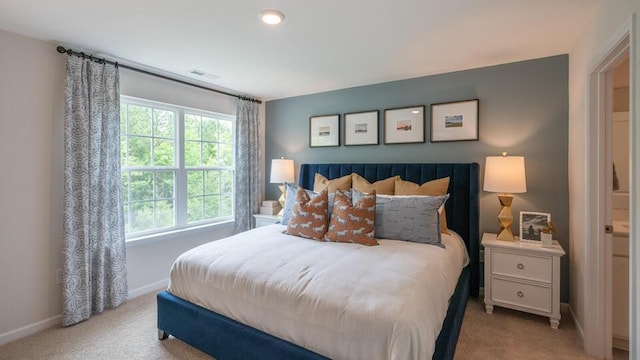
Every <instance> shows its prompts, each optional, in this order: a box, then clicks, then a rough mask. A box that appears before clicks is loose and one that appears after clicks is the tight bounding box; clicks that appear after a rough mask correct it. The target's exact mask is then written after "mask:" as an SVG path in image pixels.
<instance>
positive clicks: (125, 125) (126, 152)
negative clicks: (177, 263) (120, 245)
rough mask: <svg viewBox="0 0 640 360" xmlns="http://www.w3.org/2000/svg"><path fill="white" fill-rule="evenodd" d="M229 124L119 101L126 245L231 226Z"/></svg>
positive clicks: (201, 114)
mask: <svg viewBox="0 0 640 360" xmlns="http://www.w3.org/2000/svg"><path fill="white" fill-rule="evenodd" d="M234 123H235V118H234V117H232V116H230V115H224V114H216V113H211V112H206V111H201V110H194V109H189V108H183V107H178V106H173V105H167V104H161V103H156V102H151V101H146V100H141V99H135V98H130V97H122V98H121V104H120V133H121V144H120V145H121V155H122V187H123V194H124V217H125V233H126V235H127V238H132V237H137V236H142V235H147V234H153V233H160V232H164V231H168V230H175V229H182V228H188V227H193V226H199V225H203V224H208V223H214V222H219V221H225V220H230V219H232V218H233V179H234V173H235V168H234V151H235V146H234V138H235V137H234V130H235V129H234Z"/></svg>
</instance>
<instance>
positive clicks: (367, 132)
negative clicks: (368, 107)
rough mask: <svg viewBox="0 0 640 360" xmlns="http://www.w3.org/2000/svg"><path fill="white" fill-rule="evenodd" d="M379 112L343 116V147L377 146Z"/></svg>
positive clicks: (362, 112) (363, 112)
mask: <svg viewBox="0 0 640 360" xmlns="http://www.w3.org/2000/svg"><path fill="white" fill-rule="evenodd" d="M379 116H380V111H378V110H374V111H361V112H354V113H348V114H344V145H345V146H349V145H378V143H379V141H378V118H379Z"/></svg>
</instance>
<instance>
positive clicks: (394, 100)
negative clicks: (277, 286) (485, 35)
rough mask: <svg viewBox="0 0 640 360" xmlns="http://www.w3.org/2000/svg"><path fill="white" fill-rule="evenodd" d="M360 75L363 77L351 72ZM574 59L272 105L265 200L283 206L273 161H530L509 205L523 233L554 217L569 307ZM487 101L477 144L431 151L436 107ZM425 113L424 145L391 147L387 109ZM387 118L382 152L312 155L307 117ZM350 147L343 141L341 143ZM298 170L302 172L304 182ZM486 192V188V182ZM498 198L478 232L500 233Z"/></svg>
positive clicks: (487, 198) (483, 204)
mask: <svg viewBox="0 0 640 360" xmlns="http://www.w3.org/2000/svg"><path fill="white" fill-rule="evenodd" d="M353 71H358V69H353ZM568 80H569V57H568V55H559V56H553V57H547V58H541V59H533V60H527V61H520V62H515V63H510V64H503V65H496V66H490V67H485V68H479V69H471V70H465V71H458V72H453V73H446V74H439V75H432V76H425V77H420V78H413V79H407V80H400V81H393V82H387V83H381V84H375V85H368V86H360V87H354V88H348V89H341V90H335V91H329V92H324V93H318V94H311V95H304V96H298V97H292V98H286V99H279V100H273V101H268V102H267V103H266V119H265V122H266V130H265V141H266V143H265V159H267V161H266V162H267V163H266V164H265V168H266V174H267V176H266V184H265V185H266V197H267V199H277V198H278V196H279V190H278V188H277V185H276V184H270V183H269V172H270V167H271V161H270V160H271V159H276V158H279V157H281V156H283V157H285V158H287V159H293V160H294V162H295V164H296V165H297V167H298V166H299V164H301V163H322V162H331V163H333V162H477V163H479V164H480V177H481V179H482V177H483V176H484V162H485V157H486V156H491V155H500V154H501V153H502V152H503V151H507V152H508V154H509V155H522V156H524V157H525V165H526V173H527V174H526V175H527V192H526V193H524V194H515V195H514V200H513V204H512V208H513V212H514V217H515V222H514V226H513V230H514V233H517V232H518V231H519V230H518V226H519V221H518V214H519V212H520V211H540V212H548V213H551V219H552V221H553V223H554V224H555V225H556V228H557V230H558V232H557V233H556V234H554V239H558V240H559V241H560V244H561V245H562V246H563V248H564V250H565V252H567V255H566V256H564V257H563V258H562V275H561V277H562V284H561V296H560V298H561V301H562V302H568V301H569V266H568V264H569V262H568V256H569V255H570V254H569V244H568V239H569V236H568V235H569V194H568V175H567V168H568V164H567V159H568V136H569V135H568V134H569V132H568V129H569V123H568V117H569V97H568V95H569V90H568ZM475 98H477V99H480V111H479V123H480V130H479V138H480V140H479V141H461V142H447V143H430V142H429V137H430V134H429V124H430V111H429V109H430V105H431V104H437V103H443V102H450V101H459V100H467V99H475ZM412 105H426V114H425V139H426V142H425V143H420V144H393V145H391V144H390V145H384V144H383V142H384V141H383V139H384V137H383V136H384V129H383V117H384V116H383V114H384V109H389V108H396V107H404V106H412ZM367 110H380V119H379V123H378V124H379V127H378V129H379V138H380V145H367V146H343V145H341V146H339V147H327V148H310V147H309V117H310V116H315V115H327V114H337V113H339V114H341V118H340V126H341V127H342V126H343V121H344V119H343V116H342V114H344V113H349V112H357V111H367ZM340 143H341V144H342V143H343V139H340ZM297 172H298V169H296V176H297ZM480 187H481V188H482V180H481V184H480ZM498 209H499V203H498V197H497V194H494V193H488V192H481V194H480V232H481V233H482V232H494V233H495V232H497V230H498V219H497V213H498Z"/></svg>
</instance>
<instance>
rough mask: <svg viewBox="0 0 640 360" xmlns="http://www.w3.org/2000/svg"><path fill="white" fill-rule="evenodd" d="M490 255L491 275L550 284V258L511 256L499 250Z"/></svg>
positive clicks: (511, 254) (551, 268)
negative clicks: (491, 257) (491, 256)
mask: <svg viewBox="0 0 640 360" xmlns="http://www.w3.org/2000/svg"><path fill="white" fill-rule="evenodd" d="M492 255H493V259H492V261H491V264H492V268H491V272H492V273H493V274H496V275H505V276H512V277H517V278H520V279H528V280H534V281H542V282H545V283H549V284H550V283H551V280H552V278H551V276H552V273H553V272H552V270H553V266H552V258H551V257H538V256H528V255H521V254H513V253H508V252H502V251H500V250H494V251H493V254H492Z"/></svg>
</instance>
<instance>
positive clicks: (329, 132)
mask: <svg viewBox="0 0 640 360" xmlns="http://www.w3.org/2000/svg"><path fill="white" fill-rule="evenodd" d="M327 146H340V114H335V115H320V116H311V117H310V118H309V147H327Z"/></svg>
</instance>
